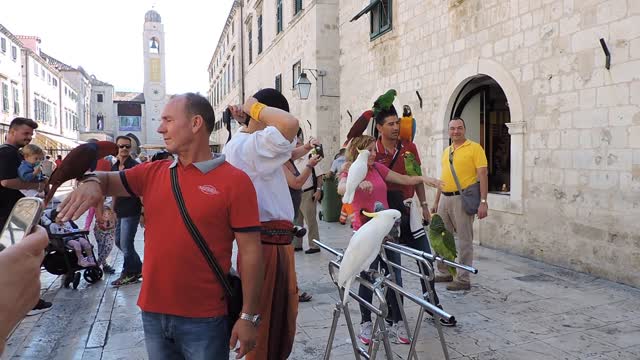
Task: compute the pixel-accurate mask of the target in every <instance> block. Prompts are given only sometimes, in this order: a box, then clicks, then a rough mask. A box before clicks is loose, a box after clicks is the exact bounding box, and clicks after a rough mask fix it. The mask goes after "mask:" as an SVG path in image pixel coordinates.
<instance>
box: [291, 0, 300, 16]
mask: <svg viewBox="0 0 640 360" xmlns="http://www.w3.org/2000/svg"><path fill="white" fill-rule="evenodd" d="M293 7H294V8H293V15H297V14H298V13H299V12H300V11H302V0H293Z"/></svg>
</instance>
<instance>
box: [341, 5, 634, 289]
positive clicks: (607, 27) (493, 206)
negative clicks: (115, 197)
mask: <svg viewBox="0 0 640 360" xmlns="http://www.w3.org/2000/svg"><path fill="white" fill-rule="evenodd" d="M361 6H362V4H360V2H341V4H340V10H339V12H340V14H339V21H338V23H339V24H340V67H341V68H340V72H341V77H340V94H341V101H340V113H341V114H346V111H347V110H349V111H350V112H351V113H352V114H354V117H357V116H358V115H359V114H360V113H361V112H362V111H363V110H364V109H366V108H369V107H370V106H371V105H372V103H373V100H374V99H375V98H376V97H377V96H378V95H379V94H382V93H383V92H384V91H385V90H387V89H389V88H395V89H396V90H398V93H399V97H398V99H397V101H396V105H398V104H409V105H411V106H412V108H413V109H414V114H415V116H416V118H417V120H418V124H419V128H418V132H417V137H416V143H417V144H418V147H419V149H420V151H421V156H422V158H423V165H424V166H423V167H424V168H425V169H426V171H427V173H428V174H430V175H435V174H439V172H440V164H439V156H440V154H441V152H442V149H443V148H444V147H445V146H446V145H447V144H448V142H447V141H448V135H447V132H446V123H447V119H448V116H449V115H448V114H449V112H450V110H451V107H452V103H453V101H454V99H455V97H456V95H457V93H458V92H459V91H460V88H461V86H462V85H464V83H465V82H466V81H467V80H468V79H469V78H471V77H472V76H474V75H477V74H486V75H489V76H491V77H492V78H494V79H495V80H496V81H497V82H498V84H499V85H500V86H501V87H502V89H503V90H504V92H505V94H506V96H507V99H508V102H509V106H510V111H511V121H512V122H513V123H514V124H513V125H510V126H509V131H510V134H511V137H512V144H511V158H512V160H511V172H512V173H511V177H512V183H514V184H512V191H511V194H510V195H506V196H499V195H495V194H491V196H490V197H489V203H490V216H489V218H488V219H486V220H483V221H480V222H477V224H476V225H477V229H476V230H477V231H476V239H477V240H479V242H480V243H481V244H483V245H486V246H490V247H496V248H500V249H503V250H506V251H510V252H513V253H516V254H521V255H525V256H528V257H532V258H536V259H541V260H543V261H547V262H549V263H553V264H557V265H560V266H566V267H569V268H572V269H576V270H579V271H586V272H590V273H593V274H595V275H599V276H603V277H606V278H609V279H612V280H615V281H619V282H624V283H628V284H632V285H635V286H639V285H640V222H639V221H638V219H640V191H639V190H640V145H639V144H640V71H639V70H640V2H639V1H636V0H609V1H604V0H449V1H440V0H406V1H399V0H396V1H393V8H392V9H393V12H392V13H393V30H392V31H390V32H389V33H386V34H384V35H383V36H381V37H379V38H378V39H376V40H373V41H370V40H369V15H365V16H363V17H362V18H360V19H359V20H357V21H355V22H350V21H349V20H350V19H351V18H352V17H353V16H354V15H355V14H356V13H358V11H360V10H361ZM600 38H604V39H605V40H606V43H607V45H608V47H609V50H610V51H611V68H610V70H607V69H606V68H605V57H604V53H603V51H602V49H601V47H600V43H599V39H600ZM416 91H419V93H420V94H421V96H422V98H423V107H422V109H420V107H419V104H418V98H417V96H416V94H415V92H416ZM350 126H351V124H350V122H349V118H348V117H345V116H343V117H342V121H341V126H340V129H341V131H340V134H341V138H342V139H344V137H345V136H346V133H347V131H348V129H349V128H350ZM518 187H519V188H518ZM433 195H434V194H433V193H432V192H431V193H430V194H429V196H430V197H431V198H432V197H433Z"/></svg>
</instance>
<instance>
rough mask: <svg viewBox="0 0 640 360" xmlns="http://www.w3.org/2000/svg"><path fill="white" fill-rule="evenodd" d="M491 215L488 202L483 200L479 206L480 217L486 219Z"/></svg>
mask: <svg viewBox="0 0 640 360" xmlns="http://www.w3.org/2000/svg"><path fill="white" fill-rule="evenodd" d="M487 215H489V205H487V203H486V202H481V203H480V206H478V219H484V218H486V217H487Z"/></svg>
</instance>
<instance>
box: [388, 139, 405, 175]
mask: <svg viewBox="0 0 640 360" xmlns="http://www.w3.org/2000/svg"><path fill="white" fill-rule="evenodd" d="M400 149H402V143H401V142H400V140H398V145H397V146H396V153H395V154H393V159H391V162H390V163H389V170H393V165H394V164H395V163H396V160H398V157H399V156H400Z"/></svg>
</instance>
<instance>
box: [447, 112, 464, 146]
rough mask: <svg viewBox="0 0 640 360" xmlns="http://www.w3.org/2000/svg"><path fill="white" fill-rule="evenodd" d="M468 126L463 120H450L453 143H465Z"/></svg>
mask: <svg viewBox="0 0 640 360" xmlns="http://www.w3.org/2000/svg"><path fill="white" fill-rule="evenodd" d="M466 130H467V129H466V126H465V123H464V120H462V119H461V118H459V117H458V118H453V119H451V120H449V138H450V139H451V141H453V142H460V141H465V140H466V138H465V132H466Z"/></svg>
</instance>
